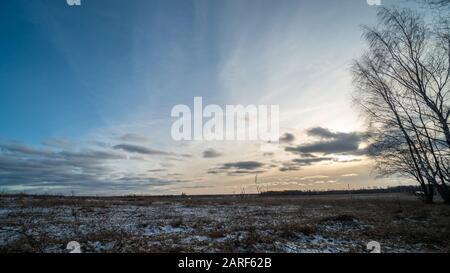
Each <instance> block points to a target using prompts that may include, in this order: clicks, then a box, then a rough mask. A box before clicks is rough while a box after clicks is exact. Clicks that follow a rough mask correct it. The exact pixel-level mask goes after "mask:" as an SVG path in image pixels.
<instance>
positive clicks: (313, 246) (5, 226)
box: [0, 194, 450, 252]
mask: <svg viewBox="0 0 450 273" xmlns="http://www.w3.org/2000/svg"><path fill="white" fill-rule="evenodd" d="M449 231H450V208H449V207H448V206H446V205H441V204H434V205H425V204H423V203H421V202H420V201H418V200H416V199H415V198H414V197H413V196H409V195H405V194H366V195H354V196H352V198H350V197H349V196H346V195H338V196H276V197H270V196H264V197H262V196H248V197H246V198H242V197H240V196H216V197H212V196H200V197H146V196H126V197H103V198H101V197H52V196H25V195H14V196H7V195H4V196H0V252H66V250H65V246H66V244H67V243H68V242H69V241H73V240H75V241H78V242H79V243H80V244H81V246H82V250H83V251H86V252H316V251H317V252H364V251H365V245H366V243H367V242H369V241H372V240H376V241H379V242H380V243H381V246H382V251H385V252H449V251H450V249H449V245H450V232H449Z"/></svg>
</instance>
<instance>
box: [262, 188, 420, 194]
mask: <svg viewBox="0 0 450 273" xmlns="http://www.w3.org/2000/svg"><path fill="white" fill-rule="evenodd" d="M417 191H420V187H418V186H396V187H388V188H375V189H357V190H324V191H313V190H305V191H302V190H287V191H266V192H261V195H266V196H273V195H328V194H364V193H415V192H417Z"/></svg>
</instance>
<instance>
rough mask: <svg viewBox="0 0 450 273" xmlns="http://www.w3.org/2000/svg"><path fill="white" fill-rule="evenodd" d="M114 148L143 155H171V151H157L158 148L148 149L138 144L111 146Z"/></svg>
mask: <svg viewBox="0 0 450 273" xmlns="http://www.w3.org/2000/svg"><path fill="white" fill-rule="evenodd" d="M113 148H114V149H116V150H123V151H126V152H129V153H138V154H144V155H173V154H172V153H168V152H164V151H159V150H153V149H149V148H146V147H143V146H139V145H133V144H118V145H115V146H113Z"/></svg>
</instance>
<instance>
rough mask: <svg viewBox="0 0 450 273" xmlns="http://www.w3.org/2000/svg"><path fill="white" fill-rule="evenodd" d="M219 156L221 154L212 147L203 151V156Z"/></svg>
mask: <svg viewBox="0 0 450 273" xmlns="http://www.w3.org/2000/svg"><path fill="white" fill-rule="evenodd" d="M219 156H222V154H221V153H219V152H217V151H216V150H214V149H207V150H205V151H203V157H204V158H213V157H219Z"/></svg>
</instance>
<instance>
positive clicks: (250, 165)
mask: <svg viewBox="0 0 450 273" xmlns="http://www.w3.org/2000/svg"><path fill="white" fill-rule="evenodd" d="M264 167H265V164H264V163H261V162H258V161H238V162H229V163H224V164H221V165H219V166H218V167H217V168H213V169H210V170H209V171H208V173H209V174H220V173H225V174H228V175H240V174H251V173H261V172H263V171H264Z"/></svg>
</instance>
